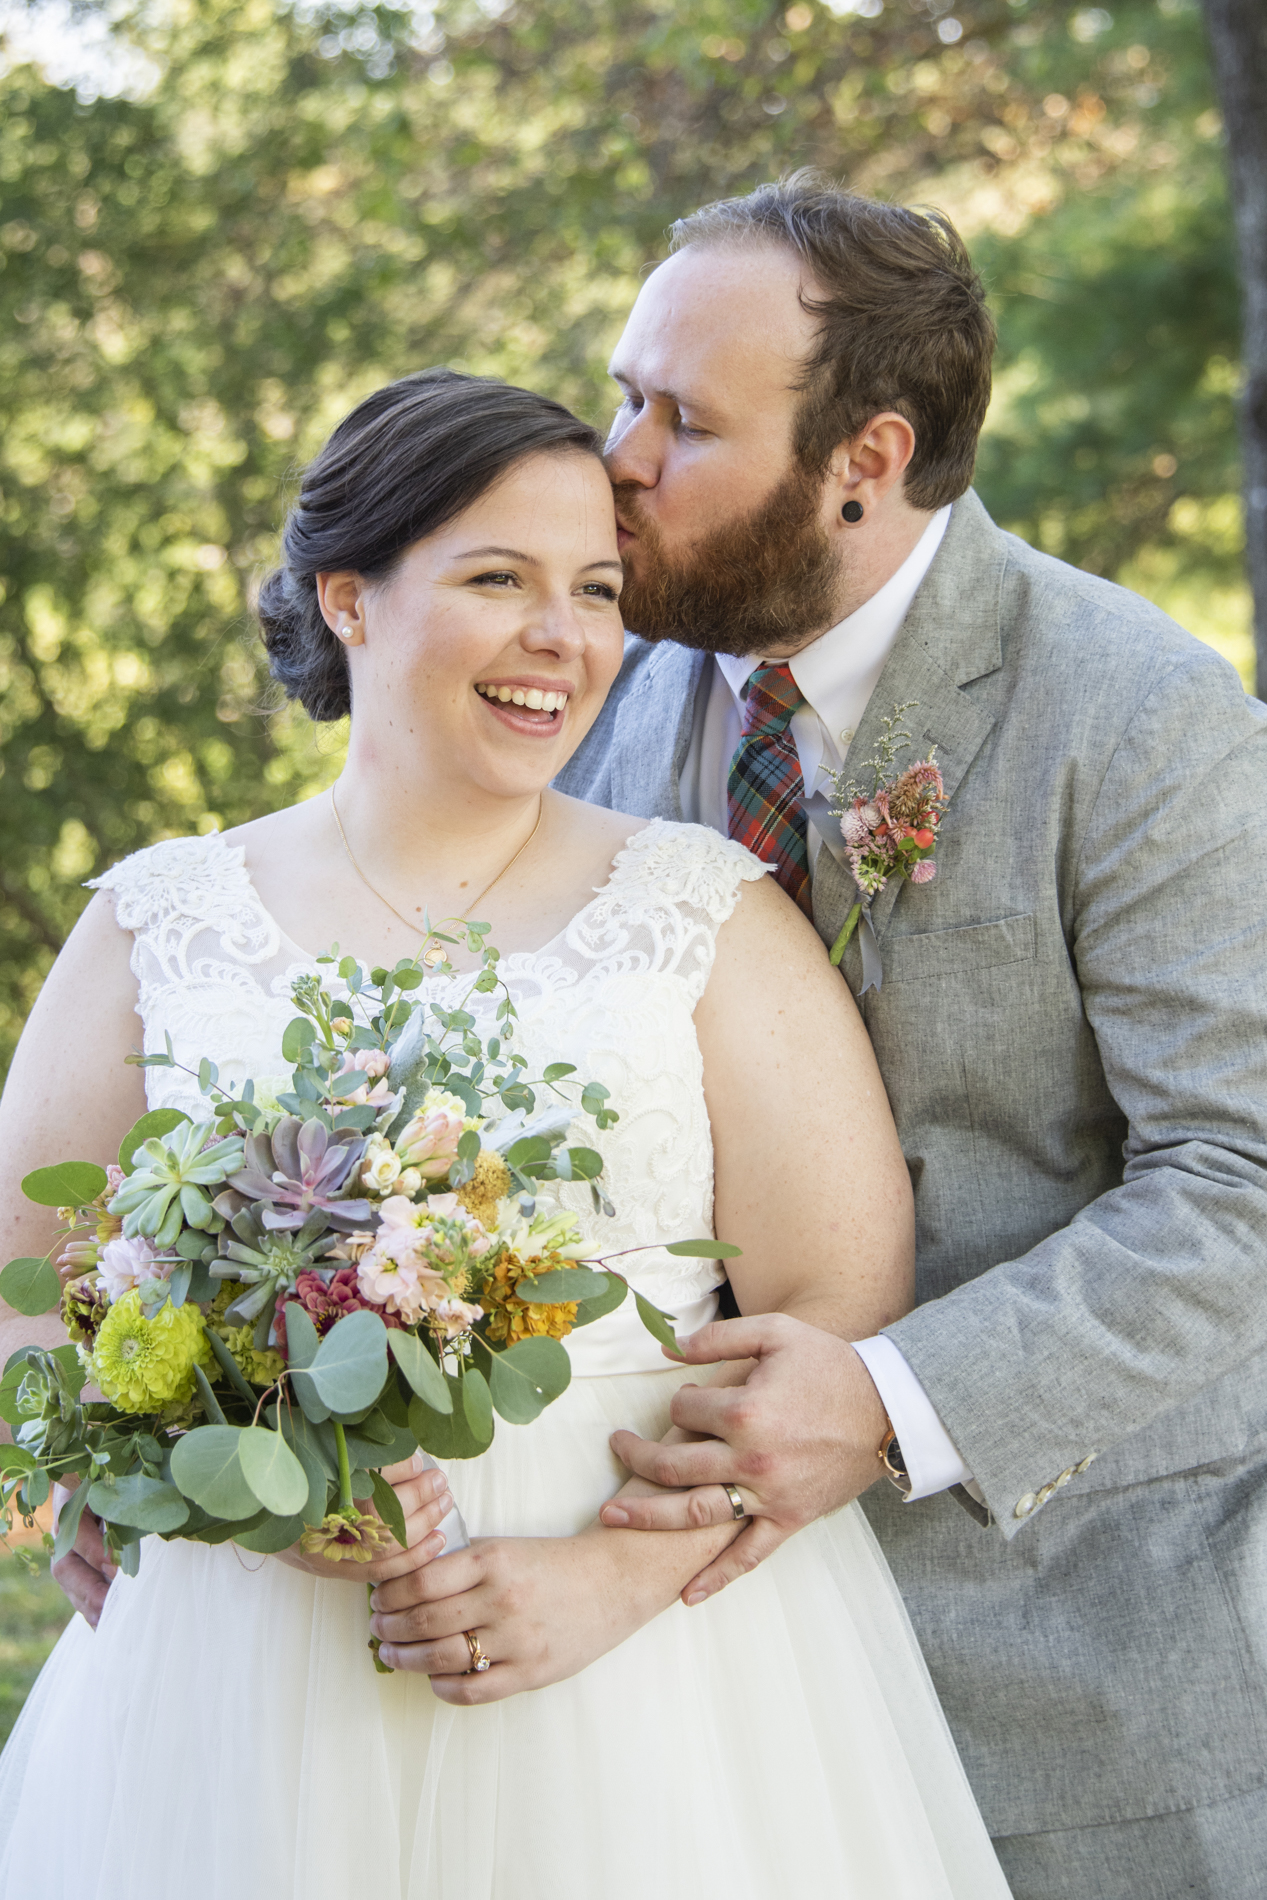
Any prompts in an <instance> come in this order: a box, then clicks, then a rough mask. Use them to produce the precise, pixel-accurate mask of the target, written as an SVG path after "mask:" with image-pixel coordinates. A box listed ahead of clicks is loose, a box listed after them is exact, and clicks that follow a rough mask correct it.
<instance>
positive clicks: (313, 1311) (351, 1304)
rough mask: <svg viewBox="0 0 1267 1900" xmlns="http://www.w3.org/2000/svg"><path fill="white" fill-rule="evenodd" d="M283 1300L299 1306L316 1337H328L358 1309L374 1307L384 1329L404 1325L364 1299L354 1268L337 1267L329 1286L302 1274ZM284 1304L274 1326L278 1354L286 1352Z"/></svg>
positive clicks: (312, 1276)
mask: <svg viewBox="0 0 1267 1900" xmlns="http://www.w3.org/2000/svg"><path fill="white" fill-rule="evenodd" d="M285 1300H293V1301H294V1302H295V1303H296V1305H298V1306H302V1307H303V1309H304V1311H305V1313H307V1315H308V1317H309V1319H310V1320H311V1321H312V1323H313V1325H314V1326H315V1327H316V1329H317V1331H318V1333H320V1334H323V1335H324V1334H325V1333H328V1332H329V1330H330V1328H331V1327H332V1326H336V1325H337V1324H338V1322H339V1321H340V1320H341V1319H344V1318H345V1317H346V1316H347V1314H349V1313H355V1312H357V1311H359V1309H360V1308H361V1307H371V1306H372V1307H373V1310H374V1311H375V1312H376V1313H378V1316H379V1318H380V1319H381V1320H382V1321H383V1323H384V1325H387V1326H397V1327H399V1326H401V1325H402V1324H403V1322H402V1321H401V1320H399V1319H397V1318H396V1316H395V1314H393V1313H384V1312H383V1311H381V1309H380V1308H379V1307H378V1306H377V1305H376V1304H375V1303H374V1302H372V1301H370V1300H367V1299H364V1298H363V1297H362V1296H361V1293H360V1291H359V1290H358V1287H357V1275H356V1268H355V1267H339V1268H338V1269H337V1270H336V1272H335V1273H334V1274H333V1275H332V1276H331V1279H330V1282H329V1285H327V1284H326V1282H325V1281H324V1280H323V1279H322V1277H321V1275H320V1274H319V1273H312V1272H308V1273H301V1274H299V1275H298V1277H297V1278H296V1280H295V1290H294V1292H293V1293H288V1294H287V1295H286V1296H285ZM285 1300H279V1301H278V1305H277V1318H276V1320H275V1321H274V1323H273V1337H274V1340H275V1341H276V1345H277V1350H278V1351H279V1352H280V1353H283V1354H284V1353H285V1352H286V1312H285Z"/></svg>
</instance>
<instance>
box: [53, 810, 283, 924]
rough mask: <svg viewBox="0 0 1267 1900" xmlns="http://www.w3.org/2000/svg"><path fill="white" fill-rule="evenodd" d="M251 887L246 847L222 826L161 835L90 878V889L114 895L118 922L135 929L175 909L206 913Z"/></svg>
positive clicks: (240, 896) (236, 901) (240, 897)
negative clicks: (174, 835) (194, 832)
mask: <svg viewBox="0 0 1267 1900" xmlns="http://www.w3.org/2000/svg"><path fill="white" fill-rule="evenodd" d="M249 888H250V881H249V879H248V878H247V875H246V870H245V852H244V851H243V849H242V847H241V845H239V844H235V843H232V842H231V841H230V838H229V837H227V836H226V835H225V834H224V833H223V832H218V831H212V832H207V833H205V834H203V835H200V836H196V837H188V838H160V839H159V840H158V842H157V843H156V844H150V845H145V846H143V848H142V849H141V850H140V851H133V852H132V854H131V855H130V856H129V857H126V858H121V859H120V860H119V862H118V863H117V864H114V865H111V867H110V869H109V870H108V871H103V872H102V873H101V875H100V876H99V877H94V878H91V879H90V880H89V889H91V890H97V891H104V892H107V893H108V894H109V896H110V897H111V899H112V900H113V907H114V914H115V920H116V922H117V923H119V924H120V925H122V927H123V928H124V929H125V930H132V931H139V930H144V929H145V928H146V927H147V926H149V925H152V924H156V923H158V922H160V921H161V920H162V919H164V918H167V917H170V916H171V915H172V913H173V912H181V913H183V914H185V915H187V916H199V917H200V916H205V915H207V914H208V913H209V912H210V911H214V910H219V909H222V908H223V907H224V905H225V904H226V903H229V904H235V905H236V904H240V903H241V902H242V900H243V897H244V895H245V894H246V892H248V891H249Z"/></svg>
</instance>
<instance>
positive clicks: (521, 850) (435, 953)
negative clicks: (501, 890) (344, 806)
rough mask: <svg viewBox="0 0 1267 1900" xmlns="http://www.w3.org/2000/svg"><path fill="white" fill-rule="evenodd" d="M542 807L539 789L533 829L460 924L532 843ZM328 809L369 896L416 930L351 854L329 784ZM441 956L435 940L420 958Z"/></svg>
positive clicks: (433, 960) (431, 963)
mask: <svg viewBox="0 0 1267 1900" xmlns="http://www.w3.org/2000/svg"><path fill="white" fill-rule="evenodd" d="M545 808H546V801H545V793H544V792H542V793H541V794H540V795H539V796H538V799H537V822H536V824H535V825H534V826H533V827H532V830H531V831H530V832H529V833H528V836H527V837H526V838H525V839H524V841H523V843H522V844H521V845H520V847H519V849H518V850H517V851H516V852H515V854H514V856H513V857H511V858H508V859H507V860H506V862H505V864H503V866H502V868H501V870H500V871H499V872H498V873H497V876H496V877H495V878H494V879H493V883H492V884H486V885H485V886H484V888H483V890H482V891H481V892H480V894H479V896H478V897H473V898H472V899H471V901H470V903H469V904H468V905H467V907H466V909H465V910H464V911H463V913H462V916H461V917H460V918H459V920H458V921H459V922H460V923H465V922H466V921H467V919H468V917H469V916H470V914H471V912H472V911H473V910H474V909H475V906H476V905H477V904H482V903H483V902H484V899H485V898H486V897H487V896H488V893H489V892H490V891H491V890H492V888H493V884H500V883H501V881H502V879H503V878H504V877H505V875H506V873H507V871H509V870H510V868H511V866H512V865H513V864H516V863H517V862H518V860H519V859H520V858H521V857H522V856H523V854H524V852H525V851H526V850H527V849H528V846H529V845H530V844H531V843H532V841H533V839H534V838H535V837H536V835H537V833H538V832H539V831H540V829H541V820H542V818H543V817H544V816H545ZM330 811H331V815H332V816H333V818H334V822H335V826H336V828H337V830H338V833H339V837H340V839H341V840H342V843H343V849H344V850H345V851H346V852H347V854H348V863H349V864H350V865H351V866H352V869H353V870H354V871H355V872H356V875H357V876H358V877H359V878H360V880H361V882H362V884H363V885H364V886H365V888H366V890H367V891H368V892H369V894H370V896H371V897H376V898H377V899H378V901H379V903H380V904H384V905H386V907H387V909H388V910H389V911H390V912H391V914H392V916H393V917H399V918H400V921H401V923H402V924H404V926H405V928H406V929H407V930H416V929H417V928H418V924H417V920H416V919H415V920H414V921H413V922H412V923H411V922H410V920H409V918H408V917H404V916H402V915H401V913H400V911H398V910H397V908H396V906H395V905H394V904H393V903H390V902H389V900H388V899H387V898H385V897H384V896H383V893H382V892H381V891H380V890H376V889H375V887H374V886H373V885H372V884H371V883H370V881H369V879H368V878H367V877H366V875H365V873H364V871H363V870H362V869H361V867H360V865H359V864H358V863H357V861H356V859H355V857H354V856H353V855H352V847H351V845H350V844H349V843H348V834H347V832H346V831H345V830H344V829H343V822H342V820H341V819H340V817H339V807H338V806H337V804H336V803H335V800H334V786H333V785H332V786H331V787H330ZM444 958H445V952H444V951H443V950H442V949H441V947H440V945H439V944H438V943H436V944H432V946H431V948H430V950H428V951H427V952H426V953H425V954H424V956H423V959H422V960H423V962H424V963H425V964H426V965H427V968H428V969H434V968H435V966H436V964H437V963H443V962H444Z"/></svg>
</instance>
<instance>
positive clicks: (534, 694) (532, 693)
mask: <svg viewBox="0 0 1267 1900" xmlns="http://www.w3.org/2000/svg"><path fill="white" fill-rule="evenodd" d="M519 697H520V695H519V694H518V693H516V694H515V698H516V699H519ZM544 698H545V694H544V693H543V692H542V691H541V688H540V687H539V686H530V687H529V688H528V691H527V692H526V693H525V694H524V695H523V698H522V702H521V703H522V704H523V705H525V706H529V707H531V709H532V711H533V712H540V711H541V703H542V701H543V700H544Z"/></svg>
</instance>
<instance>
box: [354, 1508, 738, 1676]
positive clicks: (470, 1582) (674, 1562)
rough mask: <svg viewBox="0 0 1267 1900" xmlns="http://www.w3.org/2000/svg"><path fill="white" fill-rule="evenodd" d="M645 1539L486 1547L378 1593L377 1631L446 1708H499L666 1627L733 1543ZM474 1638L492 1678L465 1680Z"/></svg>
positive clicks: (392, 1658)
mask: <svg viewBox="0 0 1267 1900" xmlns="http://www.w3.org/2000/svg"><path fill="white" fill-rule="evenodd" d="M735 1528H736V1527H735V1525H734V1523H733V1522H732V1523H731V1524H729V1525H726V1526H723V1527H721V1528H720V1529H718V1528H716V1527H709V1528H706V1529H704V1530H698V1531H695V1532H693V1533H692V1532H687V1533H685V1534H681V1533H679V1534H676V1535H674V1536H672V1537H648V1536H647V1535H646V1533H645V1532H642V1531H614V1530H607V1529H606V1528H605V1527H604V1526H603V1525H601V1524H593V1525H591V1526H590V1527H589V1528H588V1529H587V1530H584V1531H582V1532H581V1533H580V1534H579V1536H576V1537H481V1538H476V1540H475V1542H474V1543H473V1544H472V1545H471V1546H470V1548H469V1549H468V1550H460V1551H455V1552H454V1553H453V1555H452V1556H449V1557H442V1558H441V1559H440V1561H439V1562H438V1563H432V1564H429V1565H428V1566H427V1568H426V1569H425V1570H418V1571H415V1572H414V1574H413V1575H412V1576H407V1577H400V1578H397V1579H395V1580H394V1581H392V1582H389V1583H382V1584H379V1586H378V1587H377V1589H376V1590H375V1591H374V1595H373V1598H372V1599H371V1605H370V1607H371V1611H372V1615H371V1617H370V1629H371V1631H372V1632H373V1634H374V1635H375V1636H377V1637H379V1638H380V1640H381V1642H382V1650H381V1652H380V1653H381V1656H382V1660H383V1661H384V1662H385V1663H387V1664H389V1665H390V1667H391V1668H393V1669H411V1670H416V1671H417V1672H418V1673H419V1674H421V1675H424V1676H430V1677H431V1687H432V1689H433V1690H434V1691H435V1693H436V1695H438V1696H439V1698H440V1700H441V1701H442V1702H453V1703H459V1704H464V1703H475V1702H499V1701H501V1700H502V1698H503V1697H504V1696H510V1695H518V1694H519V1693H520V1691H521V1690H524V1689H542V1688H544V1687H545V1686H546V1685H547V1684H548V1683H551V1682H562V1681H563V1680H564V1679H565V1678H566V1677H568V1676H574V1675H576V1673H577V1671H578V1670H580V1669H585V1668H587V1667H588V1665H589V1664H590V1663H592V1662H595V1661H596V1660H597V1659H598V1657H599V1656H605V1655H606V1654H607V1652H608V1650H609V1649H615V1648H616V1646H617V1644H618V1643H623V1642H624V1641H625V1639H626V1638H627V1637H629V1636H632V1635H633V1634H634V1632H635V1630H640V1629H641V1628H642V1627H643V1625H644V1623H649V1622H650V1621H651V1619H652V1617H655V1616H659V1615H660V1613H661V1611H662V1610H666V1609H668V1607H669V1605H670V1604H671V1603H672V1602H673V1600H674V1598H675V1597H676V1596H677V1594H678V1592H679V1590H681V1588H682V1586H683V1584H684V1583H685V1581H686V1578H687V1576H688V1575H691V1574H693V1573H694V1572H695V1571H697V1570H698V1569H699V1568H700V1566H701V1565H702V1564H706V1563H707V1562H708V1561H709V1560H710V1559H711V1558H713V1557H715V1556H716V1555H717V1554H718V1552H719V1551H720V1550H721V1549H722V1548H723V1546H724V1545H726V1544H728V1543H729V1542H730V1540H731V1538H732V1537H733V1536H734V1534H735ZM467 1630H470V1631H472V1632H473V1634H474V1635H475V1637H476V1639H477V1641H478V1642H479V1644H480V1647H481V1649H482V1650H483V1652H484V1654H485V1655H486V1656H487V1657H488V1659H489V1662H490V1664H491V1667H490V1668H489V1669H487V1670H485V1671H482V1672H481V1673H479V1674H478V1675H476V1674H473V1673H472V1674H468V1673H467V1671H468V1670H470V1668H471V1650H470V1648H469V1646H468V1644H467V1640H466V1636H465V1634H464V1632H465V1631H467Z"/></svg>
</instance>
